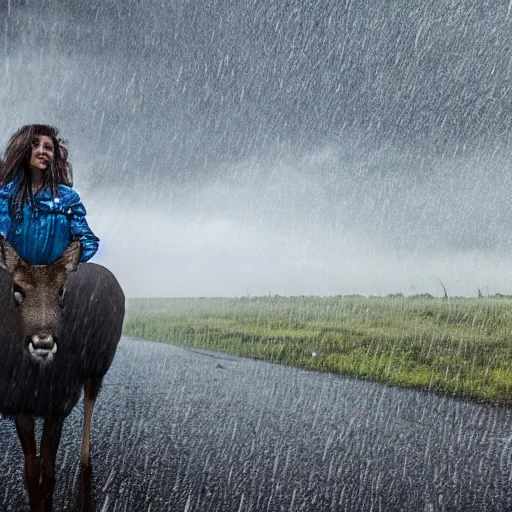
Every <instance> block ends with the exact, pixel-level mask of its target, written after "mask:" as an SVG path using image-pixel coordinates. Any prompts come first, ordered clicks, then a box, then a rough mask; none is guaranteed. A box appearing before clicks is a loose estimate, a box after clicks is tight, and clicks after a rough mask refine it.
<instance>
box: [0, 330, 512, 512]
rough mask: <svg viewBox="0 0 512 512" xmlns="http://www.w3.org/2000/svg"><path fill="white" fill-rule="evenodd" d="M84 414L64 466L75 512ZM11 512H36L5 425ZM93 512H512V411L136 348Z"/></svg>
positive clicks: (73, 423)
mask: <svg viewBox="0 0 512 512" xmlns="http://www.w3.org/2000/svg"><path fill="white" fill-rule="evenodd" d="M81 422H82V405H81V403H80V404H79V405H78V406H77V407H76V408H75V409H74V411H73V412H72V414H71V415H70V416H69V417H68V419H67V421H66V423H65V427H64V431H63V436H62V441H61V445H60V449H59V454H58V458H57V468H58V469H57V471H58V474H57V487H56V493H55V507H54V508H55V510H56V511H64V510H69V511H75V510H77V507H78V505H77V504H79V503H80V500H81V499H82V498H81V478H80V471H79V453H80V436H81ZM0 460H1V464H0V509H1V510H3V511H20V510H27V508H28V506H27V505H26V502H27V501H26V500H27V498H26V494H25V489H24V487H23V476H22V475H23V471H22V465H23V460H22V453H21V448H20V446H19V442H18V439H17V436H16V432H15V429H14V426H13V424H11V423H10V422H9V421H6V420H3V421H0ZM92 462H93V472H92V479H91V489H92V491H91V500H92V506H91V510H98V511H105V512H106V511H129V512H133V511H166V512H167V511H189V512H190V511H207V510H208V511H227V512H230V511H240V512H243V511H285V510H286V511H299V510H304V511H331V510H332V511H385V512H390V511H414V512H417V511H426V512H430V511H438V510H439V511H465V512H466V511H478V512H482V511H509V510H512V485H511V481H512V409H507V408H498V407H491V406H483V405H478V404H472V403H467V402H464V401H460V400H451V399H447V398H443V397H439V396H435V395H430V394H426V393H420V392H414V391H407V390H399V389H394V388H390V387H384V386H380V385H377V384H373V383H368V382H361V381H357V380H352V379H347V378H343V377H338V376H334V375H326V374H318V373H313V372H305V371H300V370H296V369H293V368H285V367H281V366H278V365H273V364H268V363H263V362H256V361H251V360H246V359H239V358H236V357H232V356H228V355H223V354H213V353H207V352H205V351H204V352H203V351H191V350H187V349H184V348H179V347H174V346H171V345H165V344H158V343H152V342H148V341H143V340H134V339H127V338H123V340H122V342H121V344H120V346H119V349H118V353H117V355H116V359H115V360H114V364H113V366H112V368H111V370H110V372H109V373H108V374H107V377H106V379H105V383H104V389H103V391H102V393H101V394H100V398H99V400H98V404H97V408H96V412H95V417H94V420H93V430H92Z"/></svg>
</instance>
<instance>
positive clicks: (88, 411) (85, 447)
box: [80, 377, 103, 468]
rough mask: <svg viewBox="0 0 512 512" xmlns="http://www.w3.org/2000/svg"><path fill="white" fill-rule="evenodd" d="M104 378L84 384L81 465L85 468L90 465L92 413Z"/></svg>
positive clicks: (89, 380) (94, 379)
mask: <svg viewBox="0 0 512 512" xmlns="http://www.w3.org/2000/svg"><path fill="white" fill-rule="evenodd" d="M102 380H103V378H101V377H100V378H91V379H88V380H86V381H85V384H84V430H83V434H82V452H81V454H80V464H81V465H82V468H85V467H86V466H87V465H88V464H89V442H90V437H91V421H92V413H93V410H94V404H95V403H96V398H97V397H98V393H99V392H100V389H101V381H102Z"/></svg>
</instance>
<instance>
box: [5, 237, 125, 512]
mask: <svg viewBox="0 0 512 512" xmlns="http://www.w3.org/2000/svg"><path fill="white" fill-rule="evenodd" d="M2 243H3V244H5V245H8V244H6V242H5V241H3V242H2ZM73 244H79V242H73V243H72V245H73ZM75 247H76V246H75ZM78 247H79V245H78ZM68 249H69V248H68ZM69 250H70V249H69ZM67 251H68V250H67ZM0 252H1V251H0ZM71 252H72V251H71ZM65 254H66V253H65ZM3 255H4V258H3V261H4V263H5V262H6V261H5V260H7V262H6V263H7V265H6V267H7V268H6V269H2V268H0V307H1V308H2V312H1V314H0V349H1V350H2V356H1V357H0V412H1V413H2V414H4V415H8V416H13V417H14V418H15V420H16V426H17V431H18V435H19V437H20V441H21V444H22V447H23V451H24V454H25V476H26V481H27V487H28V490H29V498H30V503H31V508H32V510H38V511H50V510H51V507H52V498H51V497H52V494H53V487H54V476H55V475H54V473H55V472H54V464H55V455H56V452H57V448H58V444H59V440H60V432H61V429H62V423H63V421H64V418H65V417H66V416H67V415H68V414H69V413H70V412H71V410H72V408H73V407H74V406H75V404H76V403H77V401H78V399H79V398H80V394H81V392H82V389H84V386H85V392H86V394H85V413H86V421H85V422H84V439H83V444H82V455H81V462H82V465H86V464H87V463H88V459H89V438H88V436H89V428H90V418H91V416H92V408H93V407H94V401H95V399H96V396H97V394H98V392H99V390H100V387H101V381H102V379H103V376H104V375H105V373H106V372H107V371H108V369H109V367H110V365H111V363H112V360H113V358H114V355H115V351H116V347H117V343H118V341H119V339H120V336H121V329H122V323H123V318H124V307H125V304H124V302H125V301H124V294H123V292H122V290H121V288H120V286H119V284H118V283H117V280H116V279H115V277H114V276H113V275H112V274H111V273H110V272H109V271H108V270H107V269H105V268H104V267H102V266H100V265H96V264H93V263H86V264H82V265H80V266H79V267H78V270H77V271H76V272H73V271H71V270H70V269H71V268H72V267H73V265H69V261H67V262H66V261H62V259H60V260H57V262H55V263H53V264H52V265H47V266H30V265H28V264H26V263H24V262H22V261H16V257H15V256H13V254H12V252H11V250H8V251H7V253H5V252H4V253H3ZM75 256H76V255H75ZM75 256H73V255H71V256H69V254H68V259H69V258H71V259H73V258H74V257H75ZM9 258H14V259H13V260H12V259H11V260H9ZM75 259H76V258H75ZM78 259H79V251H78ZM78 259H76V264H77V263H78ZM66 265H67V268H66ZM75 268H76V265H75ZM7 269H8V270H9V271H7ZM69 272H71V273H69ZM63 285H64V287H63ZM17 290H18V293H21V291H20V290H22V291H23V293H24V294H25V296H24V300H23V301H22V302H21V303H19V304H18V303H17V302H16V300H15V295H14V293H13V292H15V291H17ZM62 292H64V295H63V296H62ZM18 298H19V296H18ZM41 308H42V309H41ZM36 331H37V332H38V333H40V334H41V333H44V334H49V335H51V336H52V337H54V339H55V340H56V343H57V347H58V349H57V352H56V353H55V355H54V357H53V359H52V360H51V361H50V362H40V361H38V360H35V358H34V357H33V355H31V354H30V352H29V350H28V345H29V342H30V339H31V336H33V335H34V334H35V333H36ZM33 416H38V417H43V418H45V428H44V432H43V438H42V441H41V449H40V456H39V458H38V457H37V455H36V453H35V441H34V428H33V420H31V418H32V417H33ZM87 416H88V419H87ZM45 432H46V434H45ZM41 482H42V483H41ZM0 485H1V483H0Z"/></svg>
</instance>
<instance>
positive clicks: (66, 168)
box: [0, 124, 73, 210]
mask: <svg viewBox="0 0 512 512" xmlns="http://www.w3.org/2000/svg"><path fill="white" fill-rule="evenodd" d="M41 135H46V136H47V137H51V139H52V141H53V146H54V151H53V160H52V161H51V162H50V164H49V166H48V170H47V171H46V172H45V173H44V177H43V188H47V189H49V190H50V191H51V192H52V194H53V196H55V197H57V196H58V194H59V185H61V184H62V185H68V186H70V187H71V186H73V173H72V169H71V165H70V164H69V162H68V150H67V149H66V147H65V146H64V144H65V143H66V142H65V141H64V140H62V139H61V138H59V130H58V129H57V128H55V127H53V126H50V125H46V124H27V125H25V126H22V127H21V128H20V129H19V130H18V131H17V132H16V133H15V134H14V135H13V136H12V137H11V138H10V140H9V142H8V144H7V148H6V149H5V153H4V158H3V161H0V186H3V185H6V184H7V183H10V182H11V181H13V180H14V179H16V178H17V177H18V176H20V175H21V176H22V179H21V181H20V185H19V188H18V190H17V191H16V194H15V196H14V198H13V205H11V206H12V207H13V208H14V209H15V210H19V209H23V205H24V204H25V203H26V202H27V201H29V202H30V203H31V204H33V195H32V175H31V172H30V168H29V165H28V164H29V161H30V157H31V154H32V141H33V140H34V137H37V136H41Z"/></svg>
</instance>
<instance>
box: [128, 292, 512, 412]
mask: <svg viewBox="0 0 512 512" xmlns="http://www.w3.org/2000/svg"><path fill="white" fill-rule="evenodd" d="M124 334H125V335H128V336H134V337H141V338H147V339H152V340H158V341H168V342H171V343H173V344H178V345H186V346H191V347H199V348H206V349H211V350H217V351H220V352H227V353H230V354H236V355H240V356H247V357H252V358H256V359H265V360H268V361H274V362H278V363H282V364H287V365H294V366H298V367H301V368H308V369H312V370H318V371H326V372H335V373H343V374H349V375H357V376H360V377H364V378H369V379H373V380H376V381H380V382H385V383H389V384H394V385H399V386H407V387H416V388H424V389H430V390H437V391H441V392H444V393H447V394H450V395H455V396H463V397H468V398H474V399H480V400H484V401H489V402H494V403H500V404H508V405H512V298H510V297H494V298H490V297H486V298H474V299H465V298H456V299H449V300H445V299H438V298H432V297H429V296H417V297H401V296H392V297H385V298H384V297H372V298H363V297H329V298H320V297H259V298H258V297H256V298H242V299H132V300H130V301H128V310H127V317H126V320H125V325H124Z"/></svg>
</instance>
